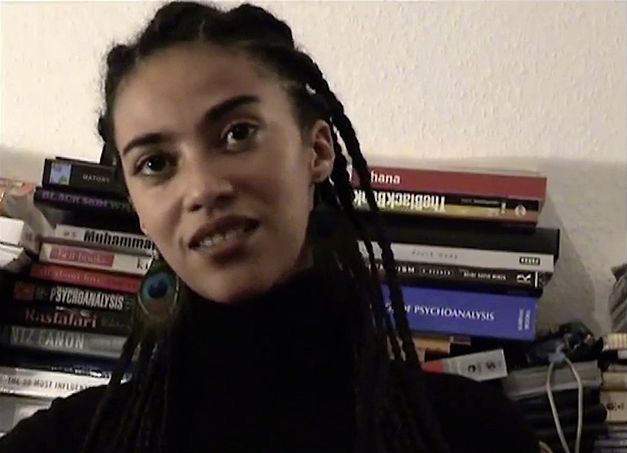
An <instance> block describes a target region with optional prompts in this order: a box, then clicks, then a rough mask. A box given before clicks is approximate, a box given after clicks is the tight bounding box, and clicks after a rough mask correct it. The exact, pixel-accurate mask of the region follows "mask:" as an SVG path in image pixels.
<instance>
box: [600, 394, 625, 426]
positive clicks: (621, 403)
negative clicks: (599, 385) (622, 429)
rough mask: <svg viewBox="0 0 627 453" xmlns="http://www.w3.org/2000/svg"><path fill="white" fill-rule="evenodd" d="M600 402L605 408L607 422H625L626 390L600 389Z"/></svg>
mask: <svg viewBox="0 0 627 453" xmlns="http://www.w3.org/2000/svg"><path fill="white" fill-rule="evenodd" d="M601 404H603V406H605V409H607V418H606V419H605V421H606V422H607V423H625V422H627V391H622V392H612V391H601Z"/></svg>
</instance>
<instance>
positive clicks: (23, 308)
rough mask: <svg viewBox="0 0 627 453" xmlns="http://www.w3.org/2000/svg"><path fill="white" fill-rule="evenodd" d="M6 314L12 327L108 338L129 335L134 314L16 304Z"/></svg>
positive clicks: (5, 310)
mask: <svg viewBox="0 0 627 453" xmlns="http://www.w3.org/2000/svg"><path fill="white" fill-rule="evenodd" d="M2 311H3V312H4V314H5V319H6V320H7V321H8V322H9V323H11V324H17V325H22V326H26V327H50V328H54V329H60V330H78V331H81V332H93V333H100V334H107V335H121V336H122V335H128V334H129V333H130V330H131V323H132V317H131V315H130V314H125V313H111V312H106V311H93V310H86V309H77V308H65V307H56V306H55V307H49V306H45V305H38V306H33V305H23V304H16V303H13V304H7V306H6V307H3V309H2Z"/></svg>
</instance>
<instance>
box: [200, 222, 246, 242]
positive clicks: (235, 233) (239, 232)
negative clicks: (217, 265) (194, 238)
mask: <svg viewBox="0 0 627 453" xmlns="http://www.w3.org/2000/svg"><path fill="white" fill-rule="evenodd" d="M244 233H245V229H244V227H243V226H241V227H237V228H233V229H231V230H228V231H225V232H224V233H216V234H212V235H211V236H208V237H206V238H205V239H203V240H202V241H200V243H199V244H198V246H199V247H214V246H216V245H218V244H221V243H223V242H225V241H230V240H233V239H238V238H240V237H241V236H243V235H244Z"/></svg>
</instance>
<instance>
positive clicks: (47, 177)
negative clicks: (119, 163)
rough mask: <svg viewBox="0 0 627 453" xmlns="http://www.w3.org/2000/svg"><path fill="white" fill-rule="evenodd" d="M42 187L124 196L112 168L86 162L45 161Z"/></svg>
mask: <svg viewBox="0 0 627 453" xmlns="http://www.w3.org/2000/svg"><path fill="white" fill-rule="evenodd" d="M42 185H43V186H44V187H56V186H61V187H70V188H72V189H76V190H84V191H89V192H99V193H105V194H110V195H116V196H124V190H123V186H122V184H120V183H119V182H118V179H116V175H115V168H114V167H109V166H105V165H97V164H92V163H87V162H77V161H72V160H59V159H46V160H45V161H44V172H43V178H42Z"/></svg>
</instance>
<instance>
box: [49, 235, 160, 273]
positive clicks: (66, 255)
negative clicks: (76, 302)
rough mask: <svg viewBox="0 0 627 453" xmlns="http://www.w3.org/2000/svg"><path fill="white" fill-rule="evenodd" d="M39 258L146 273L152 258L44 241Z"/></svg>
mask: <svg viewBox="0 0 627 453" xmlns="http://www.w3.org/2000/svg"><path fill="white" fill-rule="evenodd" d="M39 260H40V261H41V262H44V263H55V264H65V265H68V266H77V267H85V268H88V269H99V270H105V271H111V272H119V273H123V274H133V275H144V274H145V273H146V271H147V270H148V267H150V261H151V258H150V257H148V256H138V255H129V254H125V253H117V252H110V251H106V250H96V249H87V248H82V247H74V246H71V245H61V244H51V243H43V244H42V245H41V250H40V252H39Z"/></svg>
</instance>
